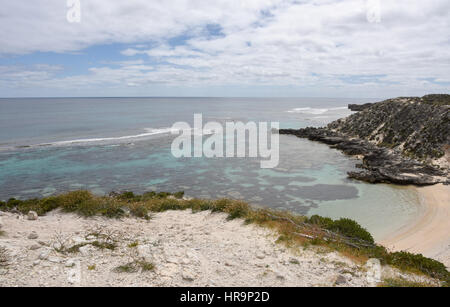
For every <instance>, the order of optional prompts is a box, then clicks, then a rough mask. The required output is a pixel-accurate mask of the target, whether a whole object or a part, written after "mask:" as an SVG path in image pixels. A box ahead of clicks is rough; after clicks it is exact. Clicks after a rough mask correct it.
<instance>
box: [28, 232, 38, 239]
mask: <svg viewBox="0 0 450 307" xmlns="http://www.w3.org/2000/svg"><path fill="white" fill-rule="evenodd" d="M37 238H39V235H38V234H37V233H36V232H34V231H33V232H32V233H30V234H29V235H28V239H30V240H36V239H37Z"/></svg>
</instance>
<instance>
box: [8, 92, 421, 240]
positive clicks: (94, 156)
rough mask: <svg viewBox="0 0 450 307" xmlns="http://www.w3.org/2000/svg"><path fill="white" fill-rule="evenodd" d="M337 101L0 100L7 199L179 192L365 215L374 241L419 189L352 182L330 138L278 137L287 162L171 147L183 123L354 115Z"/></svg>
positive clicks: (411, 208) (349, 164) (287, 123)
mask: <svg viewBox="0 0 450 307" xmlns="http://www.w3.org/2000/svg"><path fill="white" fill-rule="evenodd" d="M374 101H377V100H376V99H375V100H370V99H332V98H328V99H327V98H39V99H37V98H36V99H0V199H3V200H7V199H9V198H12V197H14V198H20V199H27V198H34V197H42V196H49V195H52V194H56V193H61V192H66V191H70V190H79V189H87V190H90V191H92V192H94V193H96V194H99V195H104V194H108V193H109V192H111V191H134V192H136V193H143V192H146V191H169V192H174V191H180V190H184V191H185V193H186V195H187V196H190V197H201V198H214V199H217V198H225V197H226V198H233V199H240V200H244V201H247V202H250V203H252V204H254V205H255V206H266V207H270V208H275V209H288V210H290V211H294V212H297V213H300V214H305V215H313V214H320V215H323V216H329V217H332V218H340V217H349V218H352V219H355V220H357V221H358V222H359V223H361V224H362V225H363V226H364V227H366V228H367V229H368V230H369V231H371V232H372V233H373V234H374V236H375V238H376V239H382V238H383V237H384V236H385V235H387V234H388V233H390V232H392V231H394V230H396V229H398V228H401V227H402V226H404V225H405V224H407V223H408V222H409V221H410V220H412V219H413V218H414V217H415V216H417V215H418V214H420V212H421V210H422V205H421V202H420V199H419V195H418V194H417V192H416V191H415V190H414V189H413V188H408V187H398V186H393V185H370V184H366V183H362V182H358V181H353V180H349V179H348V178H347V176H346V173H347V172H348V171H351V170H354V169H355V164H356V163H358V161H357V160H356V159H354V158H351V157H347V156H345V155H343V154H342V153H340V152H338V151H336V150H333V149H330V148H328V146H326V145H324V144H318V143H314V142H310V141H308V140H303V139H298V138H296V137H293V136H283V135H281V136H280V163H279V165H278V167H276V168H274V169H261V168H260V163H259V160H258V159H257V158H212V159H208V158H205V157H203V158H180V159H177V158H175V157H174V156H173V155H172V154H171V143H172V140H173V138H174V136H173V135H171V133H170V132H171V127H172V125H173V124H174V123H175V122H180V121H185V122H188V123H191V124H192V122H193V119H194V114H202V115H203V118H204V122H206V121H217V122H220V123H223V122H227V121H242V122H248V121H255V122H261V121H263V122H279V123H280V128H302V127H307V126H323V125H326V124H327V123H329V122H331V121H333V120H336V119H338V118H342V117H346V116H348V115H350V114H351V112H350V111H349V110H348V109H347V105H348V104H349V103H366V102H374Z"/></svg>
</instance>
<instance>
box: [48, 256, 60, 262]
mask: <svg viewBox="0 0 450 307" xmlns="http://www.w3.org/2000/svg"><path fill="white" fill-rule="evenodd" d="M48 261H49V262H52V263H61V259H59V258H56V257H49V258H48Z"/></svg>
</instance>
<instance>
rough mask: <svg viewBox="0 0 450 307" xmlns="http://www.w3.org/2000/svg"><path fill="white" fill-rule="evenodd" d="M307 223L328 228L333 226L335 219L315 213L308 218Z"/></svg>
mask: <svg viewBox="0 0 450 307" xmlns="http://www.w3.org/2000/svg"><path fill="white" fill-rule="evenodd" d="M307 223H309V224H313V225H317V226H319V227H323V228H326V229H328V228H330V227H332V226H333V223H334V221H333V220H332V219H330V218H328V217H322V216H319V215H313V216H311V218H309V219H308V220H307Z"/></svg>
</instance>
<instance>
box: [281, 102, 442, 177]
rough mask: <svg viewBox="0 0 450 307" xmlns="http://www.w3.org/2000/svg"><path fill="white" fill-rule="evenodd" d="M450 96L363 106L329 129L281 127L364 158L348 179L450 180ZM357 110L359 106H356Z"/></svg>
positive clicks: (285, 132)
mask: <svg viewBox="0 0 450 307" xmlns="http://www.w3.org/2000/svg"><path fill="white" fill-rule="evenodd" d="M449 104H450V95H428V96H424V97H422V98H415V97H413V98H396V99H389V100H386V101H383V102H379V103H375V104H369V105H364V106H362V107H361V110H362V111H360V112H359V113H356V114H353V115H351V116H349V117H348V118H344V119H339V120H337V121H335V122H333V123H331V124H329V125H328V127H326V128H306V129H300V130H280V134H291V135H295V136H298V137H301V138H308V139H310V140H312V141H319V142H322V143H325V144H328V145H330V146H332V147H333V148H336V149H339V150H342V151H343V152H344V153H346V154H348V155H354V156H359V157H361V159H362V161H363V163H362V164H360V165H358V167H359V168H361V169H362V170H361V171H359V172H351V173H349V177H350V178H354V179H358V180H363V181H367V182H370V183H395V184H405V185H408V184H414V185H419V186H423V185H432V184H436V183H446V184H448V183H449V182H450V180H449V161H450V155H449V149H450V145H449V144H450V112H449V109H450V106H449ZM354 109H355V108H354Z"/></svg>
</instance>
